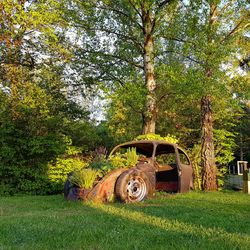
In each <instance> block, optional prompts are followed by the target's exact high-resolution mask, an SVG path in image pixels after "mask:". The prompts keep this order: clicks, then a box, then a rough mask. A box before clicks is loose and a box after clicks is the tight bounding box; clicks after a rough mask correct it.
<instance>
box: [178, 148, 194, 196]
mask: <svg viewBox="0 0 250 250" xmlns="http://www.w3.org/2000/svg"><path fill="white" fill-rule="evenodd" d="M176 150H177V161H178V168H179V192H180V193H185V192H188V191H189V189H190V187H192V186H193V167H192V164H191V161H190V160H189V158H188V156H187V155H186V153H185V152H184V151H183V150H181V149H180V148H177V149H176Z"/></svg>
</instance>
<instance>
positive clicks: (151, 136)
mask: <svg viewBox="0 0 250 250" xmlns="http://www.w3.org/2000/svg"><path fill="white" fill-rule="evenodd" d="M140 140H159V141H167V142H170V143H178V139H177V138H176V137H175V136H174V135H170V134H167V135H166V136H161V135H158V134H153V133H148V134H145V135H139V136H137V137H136V138H135V141H140Z"/></svg>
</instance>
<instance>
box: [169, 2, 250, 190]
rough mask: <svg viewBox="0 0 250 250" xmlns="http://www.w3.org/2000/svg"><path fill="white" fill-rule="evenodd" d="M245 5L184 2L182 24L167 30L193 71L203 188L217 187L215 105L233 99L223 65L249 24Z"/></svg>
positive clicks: (188, 66) (238, 46)
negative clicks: (199, 128) (198, 102)
mask: <svg viewBox="0 0 250 250" xmlns="http://www.w3.org/2000/svg"><path fill="white" fill-rule="evenodd" d="M247 6H248V3H247V1H230V2H225V1H190V2H187V3H186V4H185V5H184V8H183V9H182V11H180V12H179V13H180V14H179V18H178V17H177V22H176V23H177V24H178V22H179V23H180V22H181V23H182V26H180V28H179V29H176V32H175V34H171V33H170V34H167V35H168V36H169V39H172V40H173V41H175V42H176V41H177V42H176V43H175V47H174V49H173V50H174V51H175V53H180V54H182V55H183V57H184V58H187V59H189V60H188V62H186V65H187V70H186V71H187V72H192V75H191V78H189V80H191V81H190V84H192V85H191V88H192V89H193V90H194V95H195V96H196V97H197V98H199V99H200V110H201V145H202V147H201V164H202V171H203V174H202V178H203V180H202V186H203V189H205V190H215V189H217V183H216V171H217V169H216V166H215V161H216V159H215V153H214V151H215V150H214V138H213V137H214V135H213V131H214V122H215V117H216V113H215V112H216V110H215V109H216V106H217V107H218V104H219V103H220V104H221V103H223V101H222V100H224V103H227V102H228V101H226V100H233V88H232V86H230V84H231V82H232V81H231V80H230V77H228V75H227V73H226V70H225V69H224V68H225V65H226V64H227V63H228V60H229V58H230V57H232V55H233V53H236V51H240V44H239V38H240V37H241V36H242V35H243V34H244V31H245V29H246V27H247V25H248V24H247V21H248V17H249V12H248V11H247ZM248 7H249V6H248ZM223 65H224V66H223ZM187 75H188V73H187ZM189 75H190V74H189ZM194 75H195V77H194ZM194 78H196V79H194ZM225 108H227V110H226V112H230V111H229V110H230V109H232V108H231V107H230V106H227V107H226V105H225ZM220 109H222V107H220ZM217 113H218V114H219V109H218V111H217ZM220 113H222V112H221V111H220ZM218 114H217V117H218ZM224 114H225V113H224ZM217 119H218V118H217Z"/></svg>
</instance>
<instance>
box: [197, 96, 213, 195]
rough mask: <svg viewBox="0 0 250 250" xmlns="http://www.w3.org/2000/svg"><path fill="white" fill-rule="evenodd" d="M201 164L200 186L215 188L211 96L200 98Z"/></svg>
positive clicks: (208, 188)
mask: <svg viewBox="0 0 250 250" xmlns="http://www.w3.org/2000/svg"><path fill="white" fill-rule="evenodd" d="M201 114H202V118H201V123H202V124H201V131H202V135H201V141H202V147H201V164H202V188H203V190H208V191H209V190H216V189H217V182H216V166H215V157H214V143H213V121H212V109H211V97H210V96H203V97H202V99H201Z"/></svg>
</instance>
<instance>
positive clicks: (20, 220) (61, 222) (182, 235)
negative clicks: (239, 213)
mask: <svg viewBox="0 0 250 250" xmlns="http://www.w3.org/2000/svg"><path fill="white" fill-rule="evenodd" d="M178 199H179V200H178ZM5 202H6V204H5V205H3V206H2V205H0V206H1V207H3V208H4V209H3V214H2V216H1V220H0V242H1V243H0V249H248V248H249V245H250V236H249V235H245V234H242V233H241V232H240V228H239V227H238V228H237V231H235V232H233V231H232V232H228V231H227V228H226V227H224V226H222V227H221V225H216V224H211V225H207V223H202V222H201V221H199V220H198V218H199V216H201V214H202V212H204V214H205V215H206V214H207V212H206V210H204V211H203V210H202V205H200V206H199V205H197V206H196V205H195V204H196V203H197V201H194V204H193V205H192V207H191V204H192V202H191V199H190V200H189V201H187V202H186V203H184V204H182V205H181V203H183V201H182V198H181V197H174V198H172V199H168V200H167V201H164V200H163V201H162V200H160V201H158V200H155V201H148V202H145V203H139V204H136V205H124V204H119V203H116V204H106V205H101V204H91V203H87V204H82V203H80V202H73V203H72V202H65V201H63V199H62V197H59V196H54V197H41V198H40V197H33V198H29V197H22V198H18V199H17V200H15V202H14V200H11V199H9V200H8V199H5ZM171 202H172V204H171ZM9 204H11V205H12V206H13V207H12V208H11V210H10V211H9V210H7V208H8V205H9ZM15 204H16V205H15ZM18 204H19V205H20V206H19V205H18ZM209 205H210V204H208V203H207V206H209ZM205 207H206V206H205ZM186 210H187V211H188V212H187V215H188V216H181V214H184V212H185V211H186ZM171 211H172V212H171ZM189 215H190V217H189ZM192 216H193V217H194V216H196V217H195V218H196V219H194V218H193V217H192ZM217 216H218V217H219V216H226V218H229V217H228V216H229V215H225V214H224V215H223V214H219V215H217ZM208 218H211V217H208Z"/></svg>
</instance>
